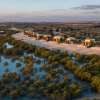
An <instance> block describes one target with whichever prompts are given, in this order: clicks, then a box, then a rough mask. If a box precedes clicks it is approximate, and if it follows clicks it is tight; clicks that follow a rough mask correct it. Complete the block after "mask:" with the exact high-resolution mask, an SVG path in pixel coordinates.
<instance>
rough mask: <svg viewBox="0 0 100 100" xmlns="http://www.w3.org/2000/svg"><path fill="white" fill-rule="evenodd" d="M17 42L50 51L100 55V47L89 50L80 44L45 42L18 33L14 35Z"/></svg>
mask: <svg viewBox="0 0 100 100" xmlns="http://www.w3.org/2000/svg"><path fill="white" fill-rule="evenodd" d="M12 37H14V38H15V39H17V40H22V41H24V42H26V43H29V44H32V45H36V46H39V47H45V48H48V49H50V50H56V49H57V50H63V51H67V52H69V53H72V52H76V53H80V54H96V55H100V47H91V48H87V47H85V46H82V45H78V44H66V43H60V44H59V43H56V42H54V41H45V40H36V39H35V38H32V37H28V36H27V35H24V33H16V34H14V35H12Z"/></svg>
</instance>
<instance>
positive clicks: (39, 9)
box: [0, 0, 100, 22]
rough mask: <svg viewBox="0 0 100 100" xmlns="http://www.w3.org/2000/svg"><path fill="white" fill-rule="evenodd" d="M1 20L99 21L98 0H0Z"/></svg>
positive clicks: (99, 5)
mask: <svg viewBox="0 0 100 100" xmlns="http://www.w3.org/2000/svg"><path fill="white" fill-rule="evenodd" d="M3 21H5V22H6V21H9V22H10V21H11V22H13V21H18V22H44V21H45V22H67V21H69V22H70V21H100V0H0V22H3Z"/></svg>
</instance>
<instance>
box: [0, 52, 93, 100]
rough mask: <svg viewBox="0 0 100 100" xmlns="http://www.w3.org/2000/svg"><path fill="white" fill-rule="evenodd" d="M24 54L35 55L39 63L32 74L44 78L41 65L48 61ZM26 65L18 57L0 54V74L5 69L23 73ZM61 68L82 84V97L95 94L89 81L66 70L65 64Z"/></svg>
mask: <svg viewBox="0 0 100 100" xmlns="http://www.w3.org/2000/svg"><path fill="white" fill-rule="evenodd" d="M24 56H33V59H34V60H36V61H38V60H39V63H37V62H35V63H34V64H33V72H34V73H33V75H32V76H31V78H32V79H34V78H35V77H36V76H38V77H39V78H40V79H44V77H45V75H46V72H45V70H43V69H42V68H41V65H42V64H43V63H46V62H47V61H46V60H45V59H43V58H39V57H35V56H34V55H33V54H28V55H27V54H25V55H24ZM5 62H7V63H8V65H6V66H5V65H4V63H5ZM16 63H20V64H21V66H20V67H18V68H17V67H16ZM24 65H25V64H24V62H23V61H21V60H17V59H15V60H13V58H10V57H4V56H0V76H2V74H3V73H4V72H5V71H9V72H16V73H17V74H21V69H22V68H23V67H24ZM61 70H63V72H64V73H63V74H64V75H67V76H68V78H69V79H70V81H72V82H76V83H78V84H79V85H80V86H81V88H82V90H81V95H80V96H81V97H84V96H87V97H90V96H95V92H94V91H93V90H92V89H91V86H90V85H89V84H88V83H86V82H84V81H81V80H79V79H78V78H76V77H75V75H74V74H73V73H72V72H70V71H68V70H65V69H64V67H63V66H62V67H61ZM22 77H23V76H22ZM26 98H28V99H26ZM34 98H35V97H34ZM0 100H1V99H0ZM2 100H11V98H10V97H4V98H3V99H2ZM17 100H19V99H17ZM21 100H32V99H31V98H30V97H27V96H25V97H21ZM36 100H41V99H36Z"/></svg>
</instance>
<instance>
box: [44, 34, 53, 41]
mask: <svg viewBox="0 0 100 100" xmlns="http://www.w3.org/2000/svg"><path fill="white" fill-rule="evenodd" d="M43 39H44V40H46V41H49V40H52V36H51V35H43Z"/></svg>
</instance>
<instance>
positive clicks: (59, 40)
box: [53, 36, 64, 43]
mask: <svg viewBox="0 0 100 100" xmlns="http://www.w3.org/2000/svg"><path fill="white" fill-rule="evenodd" d="M53 41H55V42H58V43H60V42H62V41H64V37H63V36H54V37H53Z"/></svg>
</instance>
